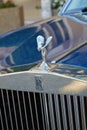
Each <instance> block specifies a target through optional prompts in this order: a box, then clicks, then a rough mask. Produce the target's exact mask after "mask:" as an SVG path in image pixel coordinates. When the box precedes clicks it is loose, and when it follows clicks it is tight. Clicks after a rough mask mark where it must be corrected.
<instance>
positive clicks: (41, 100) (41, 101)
mask: <svg viewBox="0 0 87 130" xmlns="http://www.w3.org/2000/svg"><path fill="white" fill-rule="evenodd" d="M40 104H41V112H42V123H43V130H45V121H44V120H45V119H44V109H43V99H42V94H40Z"/></svg>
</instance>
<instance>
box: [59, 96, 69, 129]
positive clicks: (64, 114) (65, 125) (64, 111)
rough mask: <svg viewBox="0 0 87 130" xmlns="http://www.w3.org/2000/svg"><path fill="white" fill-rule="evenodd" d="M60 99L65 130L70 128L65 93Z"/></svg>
mask: <svg viewBox="0 0 87 130" xmlns="http://www.w3.org/2000/svg"><path fill="white" fill-rule="evenodd" d="M60 101H61V110H62V119H63V128H64V130H68V126H67V116H66V107H65V99H64V95H60Z"/></svg>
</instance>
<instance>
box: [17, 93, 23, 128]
mask: <svg viewBox="0 0 87 130" xmlns="http://www.w3.org/2000/svg"><path fill="white" fill-rule="evenodd" d="M17 100H18V107H19V113H20V121H21V129H22V130H24V126H23V120H22V112H21V106H20V99H19V93H18V91H17Z"/></svg>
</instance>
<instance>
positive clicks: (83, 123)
mask: <svg viewBox="0 0 87 130" xmlns="http://www.w3.org/2000/svg"><path fill="white" fill-rule="evenodd" d="M84 104H85V102H84V97H83V96H81V97H80V107H81V120H82V129H83V130H87V126H86V118H85V115H86V113H85V106H84Z"/></svg>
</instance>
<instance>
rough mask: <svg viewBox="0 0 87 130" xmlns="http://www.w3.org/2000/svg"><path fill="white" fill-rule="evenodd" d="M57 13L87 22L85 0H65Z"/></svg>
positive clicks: (86, 3)
mask: <svg viewBox="0 0 87 130" xmlns="http://www.w3.org/2000/svg"><path fill="white" fill-rule="evenodd" d="M59 15H63V16H66V17H69V18H72V19H73V20H76V21H78V22H80V23H83V24H87V0H67V2H66V3H65V4H64V6H63V8H62V9H61V11H60V12H59Z"/></svg>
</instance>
